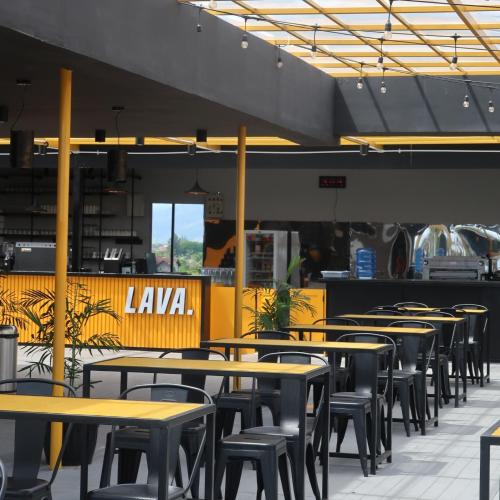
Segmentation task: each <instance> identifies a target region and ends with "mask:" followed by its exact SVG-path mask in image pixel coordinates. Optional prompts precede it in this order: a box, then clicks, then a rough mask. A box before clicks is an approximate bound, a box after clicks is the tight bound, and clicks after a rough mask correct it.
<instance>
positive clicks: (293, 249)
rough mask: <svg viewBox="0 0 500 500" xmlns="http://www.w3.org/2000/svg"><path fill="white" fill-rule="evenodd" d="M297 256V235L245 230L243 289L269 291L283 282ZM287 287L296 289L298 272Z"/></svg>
mask: <svg viewBox="0 0 500 500" xmlns="http://www.w3.org/2000/svg"><path fill="white" fill-rule="evenodd" d="M299 254H300V241H299V233H298V232H295V231H245V286H247V287H261V288H272V287H274V284H275V282H276V281H282V280H285V279H286V275H287V271H288V265H289V264H290V261H291V260H293V259H294V258H296V257H298V256H299ZM290 282H291V284H292V285H294V286H299V284H300V272H299V269H296V270H295V272H294V273H293V275H292V277H291V280H290Z"/></svg>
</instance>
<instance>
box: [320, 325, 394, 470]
mask: <svg viewBox="0 0 500 500" xmlns="http://www.w3.org/2000/svg"><path fill="white" fill-rule="evenodd" d="M350 339H354V340H355V341H356V342H368V343H374V340H375V341H376V342H384V343H388V344H392V346H393V348H394V351H396V346H395V342H394V341H393V340H392V339H391V338H390V337H387V336H385V335H379V334H376V333H369V332H367V333H349V334H345V335H342V336H341V337H340V338H339V341H340V342H342V341H349V340H350ZM351 358H352V367H353V368H352V369H353V379H354V390H353V391H351V392H339V393H335V394H332V396H331V398H330V413H331V416H332V419H333V417H336V418H337V421H338V428H337V446H336V451H337V453H339V452H340V447H341V446H342V442H343V440H344V437H345V433H346V430H347V422H348V419H349V418H352V420H353V423H354V431H355V434H356V442H357V445H358V453H359V460H360V463H361V469H362V470H363V474H364V475H365V477H367V476H368V456H367V447H366V443H367V441H368V445H369V449H370V454H371V464H372V465H371V470H372V473H373V474H375V469H376V465H375V464H376V455H377V452H378V449H379V447H380V442H382V444H384V445H385V444H386V435H385V424H384V419H385V412H384V401H385V397H386V393H387V387H388V378H387V377H386V379H385V384H384V387H383V388H382V390H381V393H380V394H379V393H378V389H379V377H377V379H376V380H374V379H373V373H380V372H379V359H378V358H377V357H376V356H373V355H371V354H368V353H353V354H352V355H351ZM374 393H376V401H377V403H376V408H373V407H372V396H373V394H374ZM375 412H376V417H377V418H376V421H377V422H378V426H377V428H373V425H372V422H373V421H374V420H375V418H373V417H374V416H375ZM367 421H368V424H367ZM316 446H319V443H318V444H317V445H316ZM316 449H319V448H316Z"/></svg>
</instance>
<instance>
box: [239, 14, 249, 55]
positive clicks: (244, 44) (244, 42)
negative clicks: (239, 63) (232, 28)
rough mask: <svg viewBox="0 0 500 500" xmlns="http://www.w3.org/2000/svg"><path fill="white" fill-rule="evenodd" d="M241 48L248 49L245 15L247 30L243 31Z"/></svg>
mask: <svg viewBox="0 0 500 500" xmlns="http://www.w3.org/2000/svg"><path fill="white" fill-rule="evenodd" d="M241 48H242V49H245V50H246V49H248V35H247V18H246V16H245V32H244V33H243V36H242V37H241Z"/></svg>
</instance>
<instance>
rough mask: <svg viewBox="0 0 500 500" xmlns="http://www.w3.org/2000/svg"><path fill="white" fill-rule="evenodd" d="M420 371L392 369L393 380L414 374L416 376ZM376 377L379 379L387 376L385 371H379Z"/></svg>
mask: <svg viewBox="0 0 500 500" xmlns="http://www.w3.org/2000/svg"><path fill="white" fill-rule="evenodd" d="M420 373H421V372H420V371H412V370H393V371H392V378H393V380H394V382H396V381H398V380H408V379H411V378H413V377H415V376H418V375H419V374H420ZM378 377H379V378H380V379H384V380H385V379H386V378H387V377H388V375H387V372H379V373H378Z"/></svg>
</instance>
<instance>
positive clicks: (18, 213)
mask: <svg viewBox="0 0 500 500" xmlns="http://www.w3.org/2000/svg"><path fill="white" fill-rule="evenodd" d="M0 215H6V216H10V217H23V216H30V217H31V216H33V217H55V216H56V215H57V214H53V213H42V212H41V213H39V212H0ZM82 215H83V217H116V214H82ZM69 217H70V218H71V214H70V215H69Z"/></svg>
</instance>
